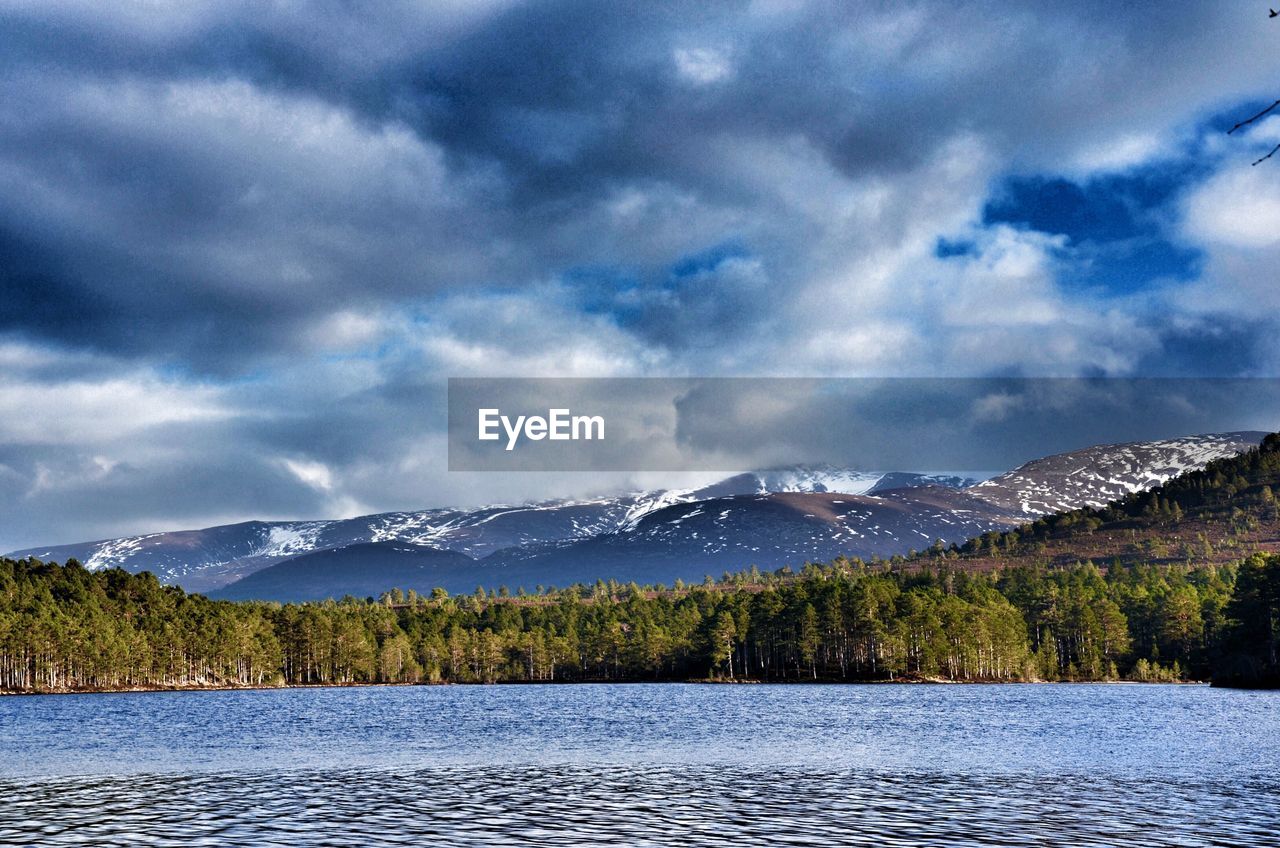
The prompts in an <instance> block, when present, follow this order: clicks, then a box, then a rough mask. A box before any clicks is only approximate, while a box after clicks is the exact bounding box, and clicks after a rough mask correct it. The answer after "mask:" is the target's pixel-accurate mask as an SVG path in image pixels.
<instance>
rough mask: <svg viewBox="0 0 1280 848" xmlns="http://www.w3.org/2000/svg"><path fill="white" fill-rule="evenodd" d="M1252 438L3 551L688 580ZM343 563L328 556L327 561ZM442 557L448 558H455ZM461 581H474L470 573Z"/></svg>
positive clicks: (920, 535)
mask: <svg viewBox="0 0 1280 848" xmlns="http://www.w3.org/2000/svg"><path fill="white" fill-rule="evenodd" d="M1263 435H1264V434H1263V433H1260V432H1259V433H1253V432H1246V433H1225V434H1209V435H1203V436H1190V437H1187V438H1182V439H1169V440H1163V441H1158V442H1145V443H1136V444H1126V445H1103V446H1098V447H1092V448H1086V449H1084V450H1080V451H1074V452H1071V453H1066V454H1060V455H1057V456H1051V457H1047V458H1045V459H1040V460H1035V461H1033V462H1029V463H1027V464H1026V465H1023V466H1022V467H1021V468H1018V469H1016V470H1015V471H1011V472H1008V473H1006V474H1002V475H1000V476H998V477H995V478H993V479H991V480H987V481H985V482H981V483H976V484H975V483H974V482H973V481H972V480H970V479H967V478H964V477H962V476H959V475H944V474H933V475H929V474H912V473H905V472H890V473H866V472H859V471H851V470H849V469H842V468H836V467H831V466H803V467H793V468H783V469H773V470H767V471H758V472H751V473H746V474H739V475H735V476H733V477H729V478H726V479H724V480H722V481H720V482H718V483H715V484H712V485H710V486H706V487H703V488H701V489H692V490H689V489H681V490H660V491H653V492H639V493H631V494H625V495H619V496H616V497H600V498H591V499H580V500H553V501H546V502H542V503H532V504H520V505H497V506H486V507H482V508H478V509H430V510H424V511H419V512H394V513H383V514H379V515H369V516H362V517H359V518H351V519H342V520H333V521H294V522H263V521H250V522H245V523H242V524H232V525H224V526H220V527H210V528H206V529H203V530H182V531H175V532H167V533H154V534H149V535H144V536H134V537H128V538H122V539H112V540H107V541H100V542H89V543H83V544H77V545H63V546H58V547H50V548H34V549H28V550H24V551H18V552H15V553H14V554H11V555H12V556H18V557H22V556H35V557H38V558H40V559H46V560H55V561H65V560H66V559H69V558H71V557H75V558H76V559H79V560H80V561H81V562H83V563H85V564H86V565H87V566H88V567H89V568H91V569H99V568H107V567H114V566H118V567H121V568H124V569H126V570H128V571H132V572H137V571H144V570H146V571H152V572H154V573H155V574H156V575H157V576H158V577H159V578H160V579H161V580H162V581H164V582H167V583H178V584H180V585H182V586H183V587H184V588H186V589H188V590H189V591H202V592H207V591H211V590H214V589H217V588H219V587H222V586H226V585H228V584H231V583H233V582H235V581H236V580H239V579H241V578H243V577H245V576H247V575H249V574H252V573H254V572H257V571H260V570H262V569H265V568H268V567H271V566H273V565H275V564H276V563H280V562H284V561H286V560H291V559H293V558H296V557H300V556H304V555H308V554H312V553H315V552H318V551H331V550H340V549H343V548H346V547H349V546H353V545H366V544H374V545H379V544H383V543H404V544H407V545H413V546H417V548H424V549H425V548H431V549H437V550H443V551H450V552H454V553H458V554H462V555H464V556H465V557H467V558H468V560H469V561H472V562H474V563H475V564H476V565H477V566H479V565H480V564H481V563H484V564H485V566H486V567H485V568H484V569H483V571H484V572H486V573H492V569H497V570H500V571H501V573H502V574H504V575H506V577H507V579H502V580H501V581H500V582H503V583H507V584H508V585H510V586H513V587H514V586H516V585H526V586H528V587H532V586H534V585H537V584H538V583H543V584H549V583H555V584H557V585H564V584H565V583H566V582H571V575H572V574H579V572H581V574H579V577H580V578H581V579H590V580H594V579H595V578H596V577H599V576H616V577H617V579H624V578H625V579H633V578H631V577H626V576H625V575H626V572H627V561H628V558H630V561H631V563H632V564H633V565H635V566H636V568H635V569H632V571H634V572H635V573H637V574H639V573H640V571H641V570H642V569H640V565H641V563H643V562H649V563H651V564H653V565H654V567H652V568H648V569H647V571H646V573H651V574H654V575H656V574H660V573H661V574H666V573H668V572H671V573H675V572H677V571H680V572H681V576H685V574H686V573H688V572H691V571H696V574H693V576H694V577H697V578H700V577H701V576H702V574H704V573H706V571H704V570H703V569H704V568H709V569H711V570H712V571H717V573H718V570H723V569H725V568H737V567H740V566H744V565H750V564H752V563H755V564H757V565H760V566H761V567H762V568H763V567H766V566H767V567H777V566H778V565H780V564H785V563H793V564H799V563H802V562H803V561H805V560H820V559H830V558H831V557H834V556H836V555H838V554H841V553H844V554H848V555H850V556H863V557H864V558H865V557H868V556H872V555H880V556H889V555H891V554H895V553H906V552H907V551H908V550H910V549H912V548H916V549H919V548H922V547H927V546H928V545H930V544H932V542H933V541H934V540H936V539H939V538H941V539H943V540H945V541H947V542H952V541H962V540H963V539H965V538H968V537H969V536H972V535H975V534H977V533H981V532H984V531H986V530H991V529H1003V528H1005V527H1009V526H1013V525H1014V524H1016V523H1018V522H1020V521H1022V520H1025V519H1026V518H1027V517H1030V516H1035V515H1039V514H1043V513H1047V512H1053V511H1057V510H1061V509H1072V508H1075V507H1079V506H1084V505H1094V506H1097V505H1101V504H1104V503H1106V502H1108V501H1110V500H1113V499H1115V498H1117V497H1120V496H1122V495H1124V494H1127V493H1129V492H1132V491H1136V490H1139V489H1146V488H1151V487H1153V486H1156V485H1158V484H1160V483H1162V482H1164V481H1165V480H1167V479H1169V478H1170V477H1172V476H1174V475H1176V474H1178V473H1181V472H1182V471H1186V470H1190V469H1193V468H1199V467H1202V466H1203V465H1204V464H1206V463H1208V462H1209V461H1211V460H1213V459H1218V458H1221V457H1225V456H1230V455H1233V454H1236V453H1239V452H1241V451H1244V450H1247V449H1248V448H1251V447H1254V446H1256V445H1257V444H1258V443H1259V442H1260V441H1261V439H1262V437H1263ZM372 550H374V551H377V550H379V549H378V548H373V549H372ZM365 553H368V551H367V550H366V551H365ZM366 559H367V557H366ZM340 560H341V557H338V558H336V559H334V560H333V561H332V562H331V561H330V560H329V559H326V560H325V563H326V567H334V563H335V562H339V561H340ZM363 561H364V560H362V562H363ZM450 562H451V565H450V568H455V569H456V568H460V567H462V566H461V565H459V563H464V562H465V561H463V560H457V559H454V560H451V561H450ZM593 562H594V563H596V565H597V566H601V567H602V566H603V565H604V564H606V563H610V565H609V569H608V570H609V571H610V572H611V574H610V575H606V574H604V573H603V572H602V573H596V574H588V573H587V571H588V570H589V569H590V568H591V567H592V565H591V563H593ZM557 569H560V571H559V572H557ZM682 569H683V570H684V571H681V570H682ZM535 571H536V572H537V573H536V574H535V573H534V572H535ZM442 573H443V572H442ZM534 577H537V578H538V579H536V580H533V582H528V580H526V578H529V579H531V580H532V579H533V578H534ZM579 577H573V578H572V579H579ZM658 579H661V578H658V577H656V576H654V577H653V580H658ZM686 579H688V577H687V576H686ZM467 582H468V583H470V584H471V585H470V587H469V588H474V585H475V582H474V581H473V580H471V579H468V580H467Z"/></svg>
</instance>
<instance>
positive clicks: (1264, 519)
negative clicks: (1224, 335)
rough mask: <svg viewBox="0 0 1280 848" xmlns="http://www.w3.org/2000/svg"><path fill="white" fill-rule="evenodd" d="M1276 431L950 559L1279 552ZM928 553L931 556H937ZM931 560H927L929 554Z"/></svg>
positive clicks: (994, 562)
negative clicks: (1251, 445)
mask: <svg viewBox="0 0 1280 848" xmlns="http://www.w3.org/2000/svg"><path fill="white" fill-rule="evenodd" d="M1277 492H1280V433H1273V434H1271V435H1269V436H1267V437H1266V438H1265V439H1263V441H1262V443H1261V445H1260V446H1259V447H1258V448H1255V449H1253V450H1250V451H1247V452H1245V453H1242V454H1240V455H1238V456H1234V457H1227V458H1223V459H1216V460H1214V461H1212V462H1210V463H1208V464H1207V465H1206V466H1205V467H1204V468H1201V469H1197V470H1193V471H1188V472H1185V473H1183V474H1180V475H1179V476H1177V477H1174V478H1173V479H1171V480H1169V481H1167V482H1165V483H1164V484H1163V485H1160V486H1157V487H1156V488H1153V489H1150V490H1147V491H1143V492H1135V493H1133V494H1130V495H1127V496H1125V497H1123V498H1121V499H1119V500H1117V501H1114V502H1112V503H1111V504H1109V505H1107V506H1104V507H1101V508H1095V507H1084V508H1080V509H1074V510H1069V511H1065V512H1061V513H1056V514H1053V515H1048V516H1043V517H1041V518H1038V519H1036V520H1035V521H1033V522H1030V523H1026V524H1023V525H1021V526H1019V527H1017V528H1016V529H1012V530H1008V531H1003V532H990V533H985V534H983V535H981V536H979V537H977V538H975V539H972V540H970V541H969V542H967V543H966V544H964V545H963V546H960V547H959V548H958V550H956V551H952V552H951V553H950V554H949V556H951V557H954V558H958V559H959V560H960V561H961V562H962V563H963V565H964V566H965V567H968V568H977V569H990V568H995V567H999V566H1001V565H1007V564H1009V563H1011V562H1019V563H1043V564H1051V565H1066V564H1070V563H1074V562H1080V561H1086V560H1092V561H1093V562H1095V563H1099V564H1111V563H1118V564H1129V563H1137V562H1142V563H1158V564H1170V565H1176V564H1200V565H1204V564H1225V563H1233V562H1237V561H1239V560H1241V559H1243V558H1244V557H1246V556H1248V555H1250V554H1253V553H1274V552H1277V551H1280V514H1278V512H1277ZM937 555H938V552H936V551H935V552H932V553H930V554H929V555H928V556H937ZM926 558H928V557H926Z"/></svg>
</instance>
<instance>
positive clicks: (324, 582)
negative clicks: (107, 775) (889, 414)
mask: <svg viewBox="0 0 1280 848" xmlns="http://www.w3.org/2000/svg"><path fill="white" fill-rule="evenodd" d="M1017 523H1018V519H1017V518H1016V517H1015V516H1012V515H1010V514H1009V513H1007V512H1005V511H1004V510H1001V509H1000V508H998V507H995V506H993V505H992V504H989V503H987V502H986V501H983V500H981V499H979V498H974V497H972V496H970V495H968V494H966V493H965V492H964V491H962V490H959V489H954V488H947V487H942V486H930V487H923V488H916V489H898V490H894V491H887V492H885V493H883V495H880V496H875V495H847V494H837V493H830V492H772V493H765V494H751V495H731V496H722V497H712V498H708V499H705V500H695V501H688V502H684V503H677V504H672V505H670V506H666V507H663V508H661V509H657V510H654V511H652V512H649V513H647V514H645V515H644V516H643V517H641V518H639V519H638V520H636V521H634V522H630V523H628V524H626V525H625V526H623V527H621V528H619V529H617V530H614V531H611V532H608V533H601V534H598V535H595V536H591V537H588V538H584V539H577V540H560V541H556V542H546V543H540V544H531V545H523V546H515V547H509V548H504V549H503V550H500V551H497V552H496V553H494V554H491V555H490V556H487V557H485V558H483V559H480V560H469V559H467V558H466V557H465V556H463V555H461V554H458V553H455V552H451V551H443V550H440V549H437V548H429V547H424V546H418V545H406V544H405V543H403V542H381V543H372V544H356V545H349V546H346V547H343V548H337V549H331V550H326V551H318V552H315V553H311V554H307V555H305V556H301V557H295V558H293V559H288V560H285V561H284V562H280V563H277V564H275V565H272V566H269V567H267V568H264V569H262V570H260V571H257V572H254V573H253V574H251V575H249V576H248V577H246V578H244V579H243V580H239V581H237V582H235V583H232V584H230V585H229V586H226V587H223V588H221V589H218V590H215V591H214V592H213V596H214V597H217V598H226V599H229V600H244V599H249V598H257V599H265V600H279V601H291V600H292V601H296V600H305V599H312V598H325V597H341V596H343V595H347V594H350V595H355V596H357V597H363V596H366V595H377V594H379V593H380V592H381V591H385V590H386V589H387V588H389V587H392V586H395V587H398V588H401V589H406V590H407V589H411V588H412V589H415V590H416V591H418V592H419V593H425V592H429V591H430V590H431V589H432V588H434V587H436V586H439V587H442V588H444V589H447V590H448V591H450V592H453V593H458V592H470V591H472V590H473V589H475V588H476V586H478V585H480V586H486V587H488V588H490V589H492V588H496V587H499V586H507V587H508V588H509V589H513V590H514V589H517V588H520V587H523V588H525V589H530V590H532V589H534V588H535V587H537V586H565V585H569V584H572V583H591V582H594V581H595V580H597V579H603V580H610V579H612V580H617V581H619V582H629V581H635V582H637V583H640V584H656V583H664V584H666V585H671V584H672V583H674V582H675V581H676V580H677V579H681V580H684V581H686V582H695V581H700V580H702V579H703V577H705V576H706V575H708V574H711V575H713V576H718V575H719V574H721V573H722V572H724V571H736V570H739V569H742V568H748V567H750V566H752V565H756V566H759V567H760V568H761V569H765V570H773V569H776V568H780V567H782V566H784V565H791V566H794V567H796V568H799V567H800V566H802V565H803V564H804V563H805V562H810V561H829V560H831V559H834V558H835V557H837V556H840V555H842V554H843V555H846V556H850V557H862V558H863V559H871V558H872V557H875V556H884V557H888V556H890V555H892V554H895V553H905V552H906V551H907V550H909V549H911V548H915V549H924V548H927V547H929V546H930V545H931V544H933V543H934V542H935V541H936V540H937V539H939V538H941V539H942V540H943V541H944V542H953V541H954V542H958V541H962V540H964V539H968V538H970V537H971V536H975V535H978V534H980V533H983V532H985V531H987V530H994V529H1007V528H1009V527H1013V526H1015V525H1016V524H1017Z"/></svg>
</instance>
